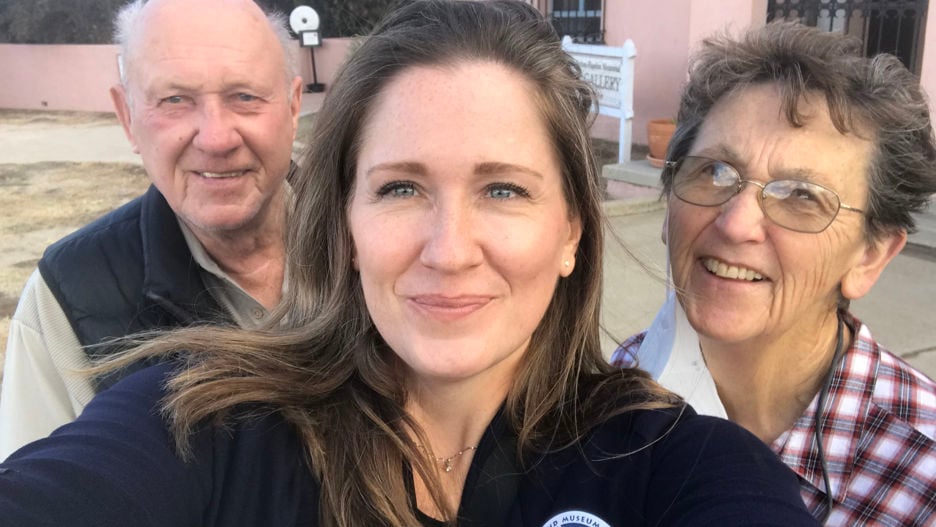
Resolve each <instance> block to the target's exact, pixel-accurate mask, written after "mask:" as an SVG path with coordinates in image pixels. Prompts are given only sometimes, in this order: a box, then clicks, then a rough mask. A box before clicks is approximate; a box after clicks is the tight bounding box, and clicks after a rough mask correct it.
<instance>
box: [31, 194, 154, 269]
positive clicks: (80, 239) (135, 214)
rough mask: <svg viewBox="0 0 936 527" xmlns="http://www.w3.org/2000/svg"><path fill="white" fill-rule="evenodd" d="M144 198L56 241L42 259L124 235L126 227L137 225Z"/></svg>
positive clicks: (67, 253) (65, 253)
mask: <svg viewBox="0 0 936 527" xmlns="http://www.w3.org/2000/svg"><path fill="white" fill-rule="evenodd" d="M145 199H146V194H144V195H142V196H139V197H137V198H134V199H133V200H131V201H130V202H128V203H126V204H124V205H122V206H121V207H119V208H117V209H115V210H112V211H111V212H108V213H107V214H105V215H103V216H101V217H100V218H98V219H96V220H94V221H92V222H91V223H88V224H87V225H85V226H83V227H81V228H80V229H78V230H76V231H75V232H73V233H71V234H69V235H67V236H65V237H64V238H62V239H60V240H58V241H56V242H55V243H53V244H52V245H50V246H49V247H48V248H46V250H45V253H44V254H43V260H49V259H54V258H58V257H61V256H74V255H72V254H71V252H72V251H74V250H76V249H77V250H80V248H81V247H83V246H84V245H85V244H87V243H89V242H94V241H98V242H100V241H103V240H105V239H108V238H111V237H114V236H118V237H123V236H126V231H127V229H132V228H134V227H136V226H138V225H139V221H140V216H141V214H142V210H143V203H144V200H145Z"/></svg>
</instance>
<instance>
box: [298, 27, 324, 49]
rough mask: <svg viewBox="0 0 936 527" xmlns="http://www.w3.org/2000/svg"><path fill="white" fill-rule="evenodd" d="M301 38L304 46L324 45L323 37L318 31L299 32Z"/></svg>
mask: <svg viewBox="0 0 936 527" xmlns="http://www.w3.org/2000/svg"><path fill="white" fill-rule="evenodd" d="M299 38H300V40H301V42H302V47H304V48H315V47H318V46H321V45H322V39H320V38H319V32H318V31H303V32H302V33H299Z"/></svg>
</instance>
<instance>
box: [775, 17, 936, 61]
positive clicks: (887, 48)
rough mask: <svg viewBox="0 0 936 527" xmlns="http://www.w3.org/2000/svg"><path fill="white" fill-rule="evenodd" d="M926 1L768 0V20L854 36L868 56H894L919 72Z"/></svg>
mask: <svg viewBox="0 0 936 527" xmlns="http://www.w3.org/2000/svg"><path fill="white" fill-rule="evenodd" d="M927 4H928V1H927V0H768V1H767V21H768V22H770V21H771V20H777V19H784V20H799V21H800V22H802V23H804V24H806V25H808V26H814V27H819V28H821V29H824V30H826V31H835V32H838V33H845V34H849V35H852V36H855V37H857V38H859V39H861V40H862V41H863V42H864V46H865V54H866V55H867V56H872V55H876V54H878V53H891V54H893V55H896V56H897V58H899V59H900V60H901V61H902V62H903V63H904V65H905V66H907V68H908V69H910V71H913V72H914V73H917V74H919V73H920V58H921V56H922V53H921V52H920V51H921V47H922V38H921V35H922V34H923V27H924V24H925V23H926V11H927Z"/></svg>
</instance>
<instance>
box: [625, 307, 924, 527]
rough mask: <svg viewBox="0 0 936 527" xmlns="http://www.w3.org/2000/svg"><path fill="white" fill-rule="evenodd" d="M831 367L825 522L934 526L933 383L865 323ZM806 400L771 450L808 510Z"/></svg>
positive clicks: (816, 493) (811, 459)
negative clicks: (796, 478)
mask: <svg viewBox="0 0 936 527" xmlns="http://www.w3.org/2000/svg"><path fill="white" fill-rule="evenodd" d="M847 322H849V325H850V326H851V327H854V328H858V331H857V334H856V337H855V340H854V343H853V345H852V346H851V347H850V348H849V349H848V350H846V351H845V353H844V356H843V359H842V361H841V362H840V363H839V365H838V367H837V368H836V370H835V372H834V374H833V378H832V385H831V388H830V391H829V395H828V398H827V399H826V403H825V412H824V415H825V420H824V422H823V427H822V440H823V445H824V448H825V457H826V462H827V466H828V473H829V483H830V485H831V489H832V500H833V506H832V512H831V514H830V515H829V517H828V520H827V521H826V525H847V526H849V527H857V526H863V525H886V526H901V527H902V526H926V525H934V524H936V383H934V381H933V380H932V379H929V378H927V377H926V376H925V375H923V374H922V373H920V372H918V371H916V370H915V369H913V367H912V366H910V365H908V364H907V363H905V362H904V361H902V360H901V359H899V358H898V357H896V356H895V355H893V354H892V353H890V352H889V351H887V350H885V349H884V348H882V347H881V346H879V345H878V343H877V342H875V341H874V339H873V338H872V337H871V332H870V330H869V329H868V327H867V326H865V325H864V324H862V323H861V322H860V321H858V320H857V319H855V318H854V317H851V316H850V315H849V318H848V319H847ZM644 336H645V333H640V334H638V335H635V336H633V337H631V338H629V339H628V340H627V341H625V342H624V343H623V344H622V345H621V347H620V348H618V350H617V351H615V353H614V355H613V357H612V362H613V363H614V364H617V365H620V366H627V365H630V364H632V363H633V358H634V357H635V356H636V351H637V350H638V349H639V348H640V344H641V343H642V342H643V339H644ZM817 401H818V395H817V396H816V397H814V398H813V400H812V402H811V403H810V404H809V407H808V408H806V411H805V412H803V415H801V416H800V417H799V419H797V421H796V423H795V424H794V425H793V427H792V428H791V429H789V430H787V431H786V432H784V433H783V434H781V435H780V437H778V438H777V439H776V440H775V441H774V442H773V444H772V445H771V448H772V449H773V450H774V452H776V453H777V455H779V456H780V458H781V459H782V460H783V462H784V463H785V464H786V465H787V466H789V467H790V468H791V469H793V471H794V472H796V474H797V475H798V476H799V481H800V492H801V493H802V495H803V501H804V502H806V506H807V508H808V509H809V510H810V511H811V512H812V514H813V516H815V517H817V518H819V517H822V515H823V514H824V512H825V510H826V504H825V495H826V494H825V491H824V489H825V484H824V483H823V480H822V467H821V466H820V464H819V457H818V453H817V450H816V443H815V412H816V404H817Z"/></svg>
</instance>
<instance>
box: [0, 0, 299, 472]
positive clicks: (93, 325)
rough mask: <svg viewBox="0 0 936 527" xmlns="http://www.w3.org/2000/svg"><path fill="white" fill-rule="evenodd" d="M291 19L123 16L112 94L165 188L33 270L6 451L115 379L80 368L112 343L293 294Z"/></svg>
mask: <svg viewBox="0 0 936 527" xmlns="http://www.w3.org/2000/svg"><path fill="white" fill-rule="evenodd" d="M282 22H283V21H282V20H281V19H280V18H279V17H275V16H267V15H265V14H264V13H263V12H262V11H261V9H260V8H259V7H258V6H257V5H256V4H255V3H254V2H253V1H251V0H198V1H192V0H150V1H149V2H146V3H145V4H144V1H143V0H136V1H135V2H132V3H131V4H129V5H127V6H126V7H124V8H123V9H122V10H121V12H120V13H119V14H118V16H117V20H116V33H115V35H116V41H117V43H118V44H119V45H120V48H121V55H122V60H123V68H122V71H121V83H120V85H118V86H115V87H113V88H112V89H111V97H112V99H113V102H114V106H115V108H116V111H117V116H118V117H119V119H120V122H121V124H122V125H123V127H124V130H125V132H126V135H127V138H128V139H129V141H130V143H131V145H132V146H133V149H134V151H135V152H137V153H139V154H140V156H141V158H142V161H143V166H144V168H145V169H146V173H147V175H148V176H149V178H150V180H151V181H152V187H151V188H150V189H149V191H147V192H146V194H145V195H143V196H141V197H139V198H137V199H135V200H134V201H132V202H130V203H129V204H127V205H126V206H124V207H121V208H120V209H118V210H116V211H114V212H111V213H110V214H108V215H106V216H104V217H103V218H100V219H98V220H97V221H95V222H93V223H91V224H90V225H88V226H86V227H84V228H82V229H81V230H79V231H77V232H76V233H74V234H72V235H70V236H67V237H66V238H64V239H62V240H60V241H59V242H56V243H55V244H53V245H52V246H50V247H49V248H48V249H47V250H46V252H45V254H44V256H43V257H42V259H41V260H40V262H39V267H38V269H37V270H36V272H34V273H33V275H32V277H31V278H30V279H29V281H28V283H27V284H26V288H25V290H24V292H23V296H22V298H21V300H20V304H19V306H18V307H17V310H16V313H15V315H14V317H13V320H12V323H11V326H10V337H9V343H8V345H7V354H6V363H5V370H4V381H3V391H2V396H0V459H3V458H5V457H6V456H7V455H9V454H10V453H11V452H12V451H13V450H15V449H16V448H18V447H19V446H21V445H23V444H25V443H27V442H30V441H32V440H34V439H37V438H39V437H43V436H46V435H48V434H49V433H50V432H51V431H52V430H53V429H55V428H56V427H58V426H59V425H61V424H64V423H66V422H68V421H70V420H72V419H74V418H75V417H76V416H77V414H78V413H80V412H81V410H82V408H83V407H84V405H85V404H86V403H87V402H88V401H89V400H90V399H91V398H92V396H93V395H94V393H95V392H96V391H99V390H101V389H103V388H106V387H107V386H109V385H110V384H112V383H113V382H115V381H116V378H115V377H114V376H111V377H108V378H105V379H102V380H99V381H92V380H91V379H89V378H88V377H87V376H84V375H82V374H81V373H78V372H76V371H75V370H77V369H80V368H82V367H85V366H87V365H88V364H89V360H88V359H89V357H95V356H98V355H100V354H107V353H112V352H113V351H115V350H116V349H119V348H118V347H117V346H114V345H108V344H107V343H108V341H110V340H112V339H114V338H117V337H122V336H126V335H129V334H134V333H137V332H140V331H145V330H151V329H156V328H166V327H174V326H182V325H190V324H195V323H203V322H220V323H233V324H237V325H240V326H242V327H248V326H254V325H257V324H259V323H262V321H263V320H264V318H266V316H267V311H268V310H269V309H271V308H272V307H273V306H275V305H276V304H277V303H278V302H279V299H280V295H281V292H282V288H283V275H284V248H283V231H284V227H285V220H286V214H287V186H286V184H285V180H286V176H287V173H288V172H289V170H290V165H291V161H290V156H291V153H292V143H293V139H294V137H295V132H296V127H297V123H298V117H299V109H300V102H301V85H302V84H301V79H300V78H299V77H297V76H296V74H295V71H294V67H295V66H294V64H295V61H294V60H293V57H292V56H291V51H290V50H291V43H290V38H289V35H288V33H287V32H286V30H285V29H284V28H283V23H282ZM88 346H90V347H88Z"/></svg>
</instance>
